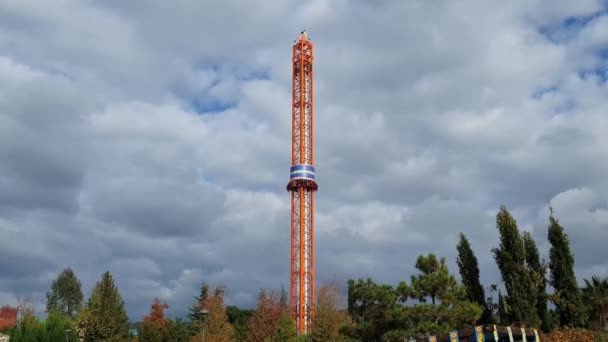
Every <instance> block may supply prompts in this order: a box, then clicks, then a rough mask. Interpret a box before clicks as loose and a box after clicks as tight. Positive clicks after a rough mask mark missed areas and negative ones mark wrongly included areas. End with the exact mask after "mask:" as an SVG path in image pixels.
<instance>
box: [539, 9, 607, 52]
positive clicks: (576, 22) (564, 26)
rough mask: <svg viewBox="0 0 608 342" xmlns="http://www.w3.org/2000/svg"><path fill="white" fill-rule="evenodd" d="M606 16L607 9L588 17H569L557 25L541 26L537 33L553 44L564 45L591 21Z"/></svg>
mask: <svg viewBox="0 0 608 342" xmlns="http://www.w3.org/2000/svg"><path fill="white" fill-rule="evenodd" d="M606 14H608V8H605V9H604V10H602V11H599V12H596V13H593V14H590V15H584V16H570V17H566V18H565V19H564V20H562V21H561V22H559V23H557V24H554V25H547V26H542V27H540V28H539V29H538V31H539V33H540V34H542V35H543V36H545V37H546V38H547V39H548V40H550V41H551V42H553V43H555V44H560V43H564V42H566V41H568V40H571V39H573V38H574V37H575V36H576V35H577V34H578V33H579V32H580V30H582V29H583V28H584V27H585V26H587V25H588V24H589V23H590V22H591V21H593V20H595V19H597V18H599V17H601V16H603V15H606Z"/></svg>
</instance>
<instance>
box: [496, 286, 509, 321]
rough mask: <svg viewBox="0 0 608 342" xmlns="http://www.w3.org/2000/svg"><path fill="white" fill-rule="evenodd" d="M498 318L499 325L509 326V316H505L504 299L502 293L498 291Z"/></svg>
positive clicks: (505, 305)
mask: <svg viewBox="0 0 608 342" xmlns="http://www.w3.org/2000/svg"><path fill="white" fill-rule="evenodd" d="M498 318H499V319H500V324H502V325H509V324H510V323H511V322H509V315H508V314H507V304H506V303H505V297H503V295H502V292H501V291H500V290H498Z"/></svg>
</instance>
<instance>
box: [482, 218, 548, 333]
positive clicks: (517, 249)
mask: <svg viewBox="0 0 608 342" xmlns="http://www.w3.org/2000/svg"><path fill="white" fill-rule="evenodd" d="M496 226H497V228H498V231H499V233H500V246H499V247H498V248H494V249H493V250H492V252H493V253H494V259H495V260H496V264H497V265H498V269H499V270H500V274H501V277H502V280H503V281H504V283H505V288H506V289H507V296H506V298H504V300H505V302H506V303H505V304H507V306H508V308H509V310H508V318H509V321H510V322H521V323H525V324H526V325H528V326H533V327H538V326H539V325H540V319H539V317H538V314H537V313H536V298H537V294H536V292H537V290H536V287H535V286H534V282H533V281H532V278H531V277H530V274H529V273H528V270H527V268H526V265H525V259H526V253H525V252H526V251H525V249H524V243H523V239H522V237H521V235H520V234H519V229H518V228H517V222H516V221H515V219H514V218H513V217H512V216H511V214H510V213H509V211H508V210H507V208H506V207H505V206H501V207H500V211H499V212H498V214H497V215H496ZM504 323H505V322H503V324H504Z"/></svg>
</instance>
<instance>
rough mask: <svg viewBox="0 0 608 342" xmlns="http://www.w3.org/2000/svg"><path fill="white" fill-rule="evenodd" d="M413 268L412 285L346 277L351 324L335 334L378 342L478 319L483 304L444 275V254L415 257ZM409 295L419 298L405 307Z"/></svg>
mask: <svg viewBox="0 0 608 342" xmlns="http://www.w3.org/2000/svg"><path fill="white" fill-rule="evenodd" d="M416 267H417V268H418V269H419V270H420V271H421V274H419V275H417V276H412V283H413V284H412V285H408V284H406V283H405V282H400V283H399V285H398V286H397V287H396V288H394V287H392V286H390V285H379V284H376V283H374V282H373V281H372V280H371V279H367V280H362V279H359V280H358V281H357V282H355V281H354V280H352V279H351V280H349V281H348V287H349V291H348V293H349V298H348V302H349V303H350V305H349V306H350V315H351V317H352V319H353V320H354V323H355V324H354V325H350V324H348V325H345V326H344V327H342V328H341V329H340V332H341V333H342V334H343V335H345V336H346V337H350V338H356V339H360V340H363V341H380V340H387V339H388V340H390V339H391V338H396V337H403V336H414V337H416V336H419V337H423V336H424V333H427V332H437V333H440V332H444V331H449V330H451V329H457V328H460V327H461V326H463V325H471V324H474V323H475V322H477V320H478V319H479V318H480V317H481V314H482V311H483V308H482V307H481V306H480V305H479V304H477V303H472V302H470V301H467V300H466V290H465V288H464V287H463V286H462V285H460V284H458V283H457V282H456V280H455V278H454V277H453V276H452V275H451V274H450V273H449V270H448V269H447V266H446V265H445V259H444V258H441V259H440V260H438V259H437V257H435V256H434V255H433V254H429V255H428V256H420V257H419V258H418V260H417V262H416ZM429 297H430V298H431V302H433V298H435V304H427V303H426V302H427V300H428V298H429ZM409 298H413V299H418V300H419V301H420V304H415V305H408V304H409V303H407V301H408V299H409ZM437 300H439V301H438V302H437Z"/></svg>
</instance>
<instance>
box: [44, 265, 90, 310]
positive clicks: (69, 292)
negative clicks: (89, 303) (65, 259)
mask: <svg viewBox="0 0 608 342" xmlns="http://www.w3.org/2000/svg"><path fill="white" fill-rule="evenodd" d="M46 299H47V302H46V310H47V311H48V312H51V311H59V312H62V313H63V314H65V315H67V316H69V317H72V318H73V317H75V316H76V314H77V313H78V311H79V310H80V309H81V308H82V304H83V296H82V290H81V284H80V280H78V278H77V277H76V275H75V274H74V271H72V269H71V268H69V267H68V268H65V269H64V270H63V271H62V272H61V274H59V276H58V277H57V279H56V280H54V281H53V283H52V285H51V289H50V290H49V291H48V292H47V293H46Z"/></svg>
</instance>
